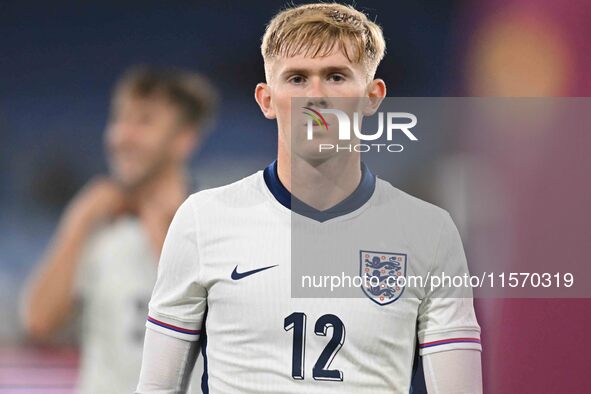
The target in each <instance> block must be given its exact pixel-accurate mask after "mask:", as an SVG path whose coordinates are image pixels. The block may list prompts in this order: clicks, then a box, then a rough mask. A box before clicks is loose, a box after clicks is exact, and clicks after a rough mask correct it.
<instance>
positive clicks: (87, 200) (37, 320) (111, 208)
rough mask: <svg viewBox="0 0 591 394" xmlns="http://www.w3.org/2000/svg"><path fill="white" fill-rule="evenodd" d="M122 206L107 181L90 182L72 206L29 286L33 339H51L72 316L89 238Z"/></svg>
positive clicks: (27, 322)
mask: <svg viewBox="0 0 591 394" xmlns="http://www.w3.org/2000/svg"><path fill="white" fill-rule="evenodd" d="M122 205H123V196H122V193H121V192H120V190H119V189H118V188H117V186H115V184H114V183H112V182H111V181H109V180H106V179H99V180H95V181H93V182H91V183H90V184H89V185H88V186H86V187H85V188H84V189H83V190H82V191H81V192H80V193H79V194H78V196H76V198H75V199H74V200H73V201H72V202H71V203H70V205H69V206H68V208H67V210H66V212H65V214H64V215H63V217H62V218H61V221H60V224H59V227H58V230H57V232H56V234H55V235H54V239H53V240H52V242H51V245H50V246H49V248H48V250H47V251H46V252H45V256H44V258H43V259H42V261H41V262H40V263H39V265H38V268H37V270H36V272H35V273H34V275H33V276H32V277H31V279H30V281H29V284H28V286H27V291H26V294H25V300H24V305H23V306H24V308H23V314H24V316H23V317H24V326H25V329H26V331H27V333H28V334H29V335H30V336H32V337H33V338H35V339H37V340H42V339H48V338H49V337H50V336H51V335H52V334H53V333H54V332H55V331H56V330H57V329H58V328H59V327H60V326H62V325H63V323H65V322H66V320H67V319H68V317H69V316H70V315H71V312H72V309H73V306H74V301H75V294H74V293H75V292H74V286H75V282H76V272H77V268H78V265H79V260H80V256H81V254H82V250H83V248H84V245H85V243H86V241H87V239H88V237H89V234H90V232H91V231H92V230H93V228H94V226H95V225H96V223H97V222H99V221H101V220H104V219H105V218H107V217H109V216H110V215H113V214H114V212H116V211H117V210H119V209H121V207H122Z"/></svg>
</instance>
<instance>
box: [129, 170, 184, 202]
mask: <svg viewBox="0 0 591 394" xmlns="http://www.w3.org/2000/svg"><path fill="white" fill-rule="evenodd" d="M188 182H189V176H188V174H187V169H186V168H185V167H184V166H179V165H176V164H171V165H168V166H166V167H164V168H162V169H160V171H158V173H156V174H154V176H152V177H151V178H150V179H149V180H148V181H147V182H146V183H144V184H143V185H141V186H140V187H139V188H138V189H137V190H136V191H135V193H134V195H135V197H136V198H137V199H138V200H142V199H146V198H148V199H149V198H151V197H152V196H154V195H160V194H162V193H163V191H164V190H176V191H177V192H178V193H183V194H185V195H186V194H187V193H188V192H189V183H188Z"/></svg>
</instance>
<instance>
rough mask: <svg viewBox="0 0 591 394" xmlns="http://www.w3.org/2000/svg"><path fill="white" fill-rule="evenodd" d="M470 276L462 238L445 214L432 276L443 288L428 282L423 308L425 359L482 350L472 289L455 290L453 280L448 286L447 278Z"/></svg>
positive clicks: (420, 328)
mask: <svg viewBox="0 0 591 394" xmlns="http://www.w3.org/2000/svg"><path fill="white" fill-rule="evenodd" d="M467 274H468V264H467V262H466V255H465V254H464V248H463V246H462V240H461V239H460V234H459V232H458V230H457V228H456V226H455V224H454V223H453V220H452V219H451V217H450V216H449V214H447V213H445V215H444V219H443V224H442V226H441V232H440V236H439V240H438V243H437V246H436V248H435V257H434V266H433V267H432V269H431V271H430V273H429V275H430V276H431V277H432V279H433V277H435V278H436V279H437V280H438V281H440V282H439V283H441V285H440V286H436V285H437V284H438V282H435V281H432V280H431V281H428V282H427V283H428V284H427V286H428V287H427V292H426V295H425V298H423V300H422V301H421V305H420V307H419V314H418V339H419V351H420V354H421V355H426V354H430V353H436V352H442V351H446V350H452V349H473V350H479V351H481V350H482V347H481V344H480V327H479V325H478V322H477V321H476V315H475V313H474V305H473V299H472V291H471V288H470V287H469V286H463V285H460V286H454V285H453V282H452V281H451V280H449V281H448V282H447V283H446V282H445V281H446V280H447V278H454V277H456V278H458V277H461V278H464V277H465V276H466V275H467ZM456 283H459V282H456ZM431 284H433V287H431Z"/></svg>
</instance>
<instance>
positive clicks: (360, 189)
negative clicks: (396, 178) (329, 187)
mask: <svg viewBox="0 0 591 394" xmlns="http://www.w3.org/2000/svg"><path fill="white" fill-rule="evenodd" d="M263 178H264V179H265V184H266V185H267V187H268V188H269V191H270V192H271V193H272V194H273V196H274V197H275V199H276V200H277V201H278V202H279V203H280V204H281V205H283V206H284V207H285V208H287V209H291V210H292V211H293V212H296V213H298V214H300V215H302V216H306V217H309V218H311V219H314V220H316V221H319V222H324V221H327V220H330V219H333V218H336V217H338V216H342V215H346V214H348V213H350V212H353V211H355V210H357V209H359V208H361V206H362V205H363V204H365V203H366V202H367V201H368V200H369V199H370V198H371V196H372V195H373V192H374V190H375V188H376V177H375V175H374V174H372V173H371V171H370V170H369V168H367V166H366V165H365V164H364V163H361V181H360V182H359V185H358V186H357V188H356V189H355V191H354V192H353V193H351V194H350V195H349V196H348V197H347V198H345V199H344V200H343V201H341V202H339V203H338V204H337V205H335V206H334V207H332V208H329V209H326V210H324V211H319V210H317V209H316V208H313V207H311V206H309V205H308V204H306V203H305V202H303V201H301V200H299V199H297V198H296V197H294V196H292V195H291V193H290V192H289V191H288V190H287V189H286V188H285V186H283V184H282V183H281V181H280V180H279V175H277V160H275V161H273V162H272V163H271V164H269V165H268V166H267V168H265V171H264V172H263Z"/></svg>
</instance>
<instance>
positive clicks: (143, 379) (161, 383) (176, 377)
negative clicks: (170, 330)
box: [136, 328, 199, 394]
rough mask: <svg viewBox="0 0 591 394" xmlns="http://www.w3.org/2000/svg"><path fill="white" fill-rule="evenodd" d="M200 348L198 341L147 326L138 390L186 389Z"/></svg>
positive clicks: (161, 392)
mask: <svg viewBox="0 0 591 394" xmlns="http://www.w3.org/2000/svg"><path fill="white" fill-rule="evenodd" d="M198 352H199V343H198V342H197V341H185V340H183V339H178V338H175V337H171V336H169V335H165V334H163V333H161V332H158V331H154V330H151V329H149V328H148V329H146V337H145V340H144V353H143V359H142V370H141V372H140V380H139V384H138V387H137V390H136V394H149V393H158V394H169V393H170V394H177V393H186V392H187V389H188V386H189V382H190V380H191V379H190V377H191V372H192V370H193V366H194V365H195V361H196V360H197V355H198Z"/></svg>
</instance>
